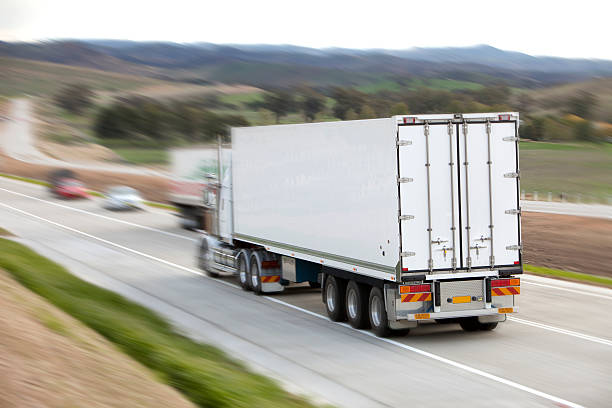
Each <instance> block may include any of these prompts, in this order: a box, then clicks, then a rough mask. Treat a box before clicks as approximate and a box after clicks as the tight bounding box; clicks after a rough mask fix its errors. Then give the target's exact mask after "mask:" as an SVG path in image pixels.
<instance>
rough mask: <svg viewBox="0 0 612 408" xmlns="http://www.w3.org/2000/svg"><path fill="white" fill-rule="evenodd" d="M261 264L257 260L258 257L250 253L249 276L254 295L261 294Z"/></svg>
mask: <svg viewBox="0 0 612 408" xmlns="http://www.w3.org/2000/svg"><path fill="white" fill-rule="evenodd" d="M260 271H261V264H260V262H259V257H257V256H255V254H253V255H251V268H250V273H249V276H250V278H251V289H253V292H254V293H255V294H256V295H258V296H259V295H261V294H262V292H261V272H260Z"/></svg>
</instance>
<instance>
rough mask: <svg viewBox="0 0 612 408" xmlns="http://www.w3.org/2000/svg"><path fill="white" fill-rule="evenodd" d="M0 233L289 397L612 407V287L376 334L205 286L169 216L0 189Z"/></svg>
mask: <svg viewBox="0 0 612 408" xmlns="http://www.w3.org/2000/svg"><path fill="white" fill-rule="evenodd" d="M0 220H1V222H0V226H2V227H4V228H6V229H8V230H9V231H11V232H13V233H14V234H16V235H17V236H18V237H19V239H20V240H21V241H22V242H24V243H26V244H27V245H29V246H31V247H32V248H34V249H35V250H37V251H39V252H41V253H42V254H44V255H46V256H48V257H50V258H52V259H55V260H56V261H58V262H60V263H62V264H63V265H65V266H66V267H68V268H69V269H70V270H71V271H72V272H73V273H75V274H76V275H78V276H80V277H82V278H84V279H86V280H88V281H91V282H93V283H96V284H98V285H101V286H104V287H107V288H110V289H112V290H115V291H117V292H119V293H122V294H123V295H125V296H127V297H129V298H131V299H134V300H136V301H138V302H141V303H143V304H145V305H146V306H148V307H150V308H152V309H154V310H156V311H158V312H159V313H161V314H163V315H165V316H166V317H168V318H169V319H171V320H172V321H173V322H174V323H175V324H176V325H177V326H178V327H179V328H181V329H182V330H184V331H185V332H186V333H188V334H189V335H190V336H192V337H194V338H196V339H199V340H202V341H207V342H211V343H214V344H216V345H218V346H220V347H222V348H223V349H225V350H226V351H227V352H228V353H230V354H231V355H234V356H235V357H237V358H240V359H242V360H244V361H246V362H247V363H248V364H250V365H251V366H252V367H253V368H254V369H256V370H259V371H261V372H263V373H266V374H268V375H271V376H273V377H275V378H277V379H279V380H280V381H282V383H283V384H284V385H285V387H287V388H288V389H289V390H291V391H294V392H300V393H304V394H306V395H309V396H311V397H312V398H314V399H315V400H317V401H324V402H329V403H332V404H335V405H338V406H347V407H348V406H350V407H377V406H445V405H449V404H452V405H454V406H456V405H460V406H463V405H465V406H470V407H480V406H483V407H484V406H496V407H503V406H513V407H514V406H592V407H597V406H599V407H605V406H609V405H610V401H611V400H612V387H611V386H610V385H611V384H612V381H611V380H612V320H611V319H610V317H609V316H610V315H609V308H610V307H612V291H611V290H608V289H603V288H597V287H592V286H586V285H581V284H575V283H568V282H561V281H556V280H550V279H545V278H538V277H533V276H524V277H523V283H522V294H521V295H520V296H519V305H520V313H519V314H517V315H514V316H512V317H511V318H509V320H508V321H507V322H505V323H503V324H501V325H500V326H499V327H498V328H497V330H495V331H493V332H476V333H465V332H463V331H461V329H460V328H459V326H458V325H453V324H450V325H437V324H431V325H427V326H424V327H420V328H417V329H413V330H412V331H411V332H410V334H409V335H408V336H405V337H395V338H391V339H379V338H376V337H373V336H372V335H371V334H370V333H369V332H367V331H358V330H354V329H352V328H350V327H349V326H348V325H346V324H338V323H332V322H330V321H329V320H328V319H327V318H326V317H325V316H324V309H323V305H322V303H321V301H320V292H319V291H317V290H312V289H309V288H304V287H295V288H289V289H288V290H286V291H285V293H283V294H282V295H275V296H261V297H257V296H255V295H253V294H252V293H248V292H244V291H242V290H241V289H240V288H239V287H238V286H237V283H236V281H235V280H234V279H232V278H224V279H218V280H215V279H211V278H207V277H205V276H202V275H201V274H200V273H199V271H198V269H197V268H196V266H195V253H196V244H197V238H198V236H197V233H194V232H188V231H182V230H180V229H179V228H178V226H177V222H176V219H175V217H174V216H173V215H171V214H169V213H166V212H163V211H161V210H153V209H152V210H148V211H145V212H139V213H112V212H109V211H105V210H103V209H102V208H101V206H100V202H99V201H98V200H93V199H92V200H86V201H63V200H57V199H54V198H51V197H50V195H49V194H48V193H47V192H46V190H45V189H44V188H41V187H39V186H34V185H30V184H24V183H20V182H16V181H12V180H0Z"/></svg>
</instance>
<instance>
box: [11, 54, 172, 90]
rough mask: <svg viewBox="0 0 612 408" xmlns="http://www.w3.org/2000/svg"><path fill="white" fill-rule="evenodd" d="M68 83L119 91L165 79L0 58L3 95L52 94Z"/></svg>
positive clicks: (153, 83) (156, 82)
mask: <svg viewBox="0 0 612 408" xmlns="http://www.w3.org/2000/svg"><path fill="white" fill-rule="evenodd" d="M66 83H82V84H86V85H89V86H90V87H92V88H94V89H96V90H102V91H110V92H116V91H125V90H131V89H136V88H140V87H143V86H147V85H148V86H152V85H156V84H160V83H163V82H162V81H158V80H155V79H152V78H147V77H144V76H133V75H124V74H117V73H111V72H106V71H99V70H95V69H89V68H81V67H74V66H68V65H61V64H52V63H48V62H36V61H30V60H21V59H17V58H5V57H0V95H4V96H9V97H14V96H21V95H23V94H28V95H35V96H48V95H53V94H55V93H56V92H57V91H58V90H59V89H60V88H61V87H62V86H64V85H65V84H66Z"/></svg>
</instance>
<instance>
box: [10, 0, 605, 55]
mask: <svg viewBox="0 0 612 408" xmlns="http://www.w3.org/2000/svg"><path fill="white" fill-rule="evenodd" d="M611 4H612V3H610V2H609V1H605V0H600V1H592V0H582V1H579V2H571V3H569V2H561V1H558V0H557V1H539V0H527V1H525V0H513V1H496V2H494V1H470V0H465V1H422V2H414V1H408V0H406V1H390V0H370V1H359V0H353V1H334V0H323V1H321V0H303V1H299V2H298V1H290V0H285V1H275V0H251V1H231V0H222V1H204V0H200V1H184V0H170V1H155V0H149V1H136V0H134V1H132V0H89V1H87V0H48V1H45V0H0V40H4V41H32V40H44V39H58V38H107V39H129V40H162V41H175V42H195V41H204V42H212V43H241V44H295V45H302V46H308V47H316V48H322V47H346V48H391V49H406V48H411V47H447V46H469V45H475V44H489V45H492V46H494V47H498V48H501V49H505V50H515V51H522V52H526V53H528V54H533V55H555V56H562V57H584V58H605V59H612V46H611V45H610V39H611V38H612V35H611V32H612V30H611V29H610V26H611V22H610V19H611V13H610V12H611V11H612V5H611Z"/></svg>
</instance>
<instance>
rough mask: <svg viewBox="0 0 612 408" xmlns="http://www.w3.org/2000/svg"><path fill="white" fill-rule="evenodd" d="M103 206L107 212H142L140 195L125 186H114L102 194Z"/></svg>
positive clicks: (142, 206) (142, 205)
mask: <svg viewBox="0 0 612 408" xmlns="http://www.w3.org/2000/svg"><path fill="white" fill-rule="evenodd" d="M104 197H105V199H104V203H103V206H104V208H106V209H109V210H144V202H143V199H142V197H141V195H140V193H139V192H138V191H137V190H135V189H133V188H132V187H127V186H115V187H111V188H109V189H108V191H107V192H106V194H104Z"/></svg>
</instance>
